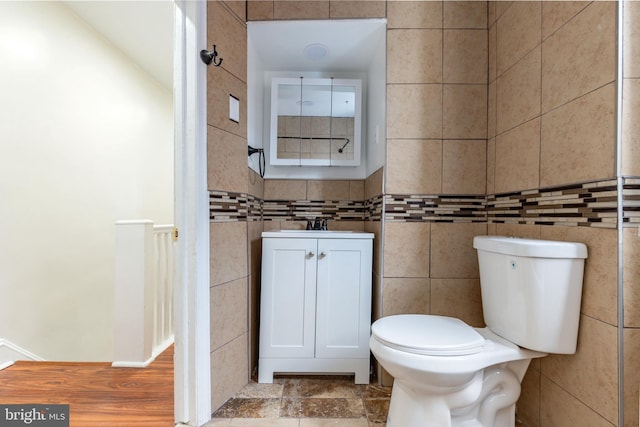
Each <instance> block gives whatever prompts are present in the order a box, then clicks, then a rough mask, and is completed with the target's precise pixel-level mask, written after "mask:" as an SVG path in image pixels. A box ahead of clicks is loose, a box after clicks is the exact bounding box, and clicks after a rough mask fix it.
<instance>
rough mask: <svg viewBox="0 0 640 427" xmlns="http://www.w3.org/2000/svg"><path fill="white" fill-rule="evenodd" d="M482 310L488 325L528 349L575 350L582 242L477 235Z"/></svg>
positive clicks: (578, 314)
mask: <svg viewBox="0 0 640 427" xmlns="http://www.w3.org/2000/svg"><path fill="white" fill-rule="evenodd" d="M473 247H474V248H475V249H476V250H477V251H478V264H479V267H480V287H481V290H482V309H483V312H484V320H485V323H486V324H487V327H488V328H489V329H491V330H492V331H493V332H495V333H496V334H498V335H500V336H501V337H503V338H505V339H507V340H509V341H511V342H513V343H514V344H517V345H519V346H521V347H525V348H528V349H531V350H536V351H541V352H545V353H561V354H572V353H575V351H576V343H577V339H578V323H579V320H580V301H581V297H582V276H583V271H584V260H585V258H587V247H586V246H585V245H584V244H582V243H571V242H556V241H551V240H536V239H520V238H513V237H500V236H477V237H475V238H474V239H473Z"/></svg>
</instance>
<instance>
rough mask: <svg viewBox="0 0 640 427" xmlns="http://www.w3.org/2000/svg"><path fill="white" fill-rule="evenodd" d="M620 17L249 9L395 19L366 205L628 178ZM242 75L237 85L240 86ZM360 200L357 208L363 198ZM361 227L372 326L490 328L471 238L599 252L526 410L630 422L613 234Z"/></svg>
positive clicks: (541, 365) (273, 15)
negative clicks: (371, 253) (377, 161)
mask: <svg viewBox="0 0 640 427" xmlns="http://www.w3.org/2000/svg"><path fill="white" fill-rule="evenodd" d="M638 4H640V3H637V2H626V4H625V28H624V31H625V40H626V41H627V44H625V51H626V53H625V55H626V58H629V60H625V62H624V65H625V69H624V72H625V81H624V85H625V86H624V88H625V89H624V97H623V125H624V129H625V134H624V140H623V143H624V144H623V154H624V155H623V162H622V166H623V171H624V173H625V174H627V175H632V176H637V175H640V173H639V172H638V171H639V170H640V167H639V166H638V165H640V161H639V159H638V156H640V149H639V148H638V146H639V144H638V138H637V134H638V126H637V123H636V122H637V120H634V118H635V117H636V116H637V114H635V113H636V110H637V109H638V108H639V107H640V101H638V99H640V95H637V94H640V85H638V84H637V81H638V79H639V78H640V62H638V61H637V60H636V58H638V57H640V55H637V54H636V53H637V51H638V49H640V47H639V46H640V43H633V42H629V40H637V39H638V37H640V35H639V34H640V27H639V26H638V22H640V19H636V18H634V16H638V15H640V6H637V5H638ZM615 8H616V5H615V2H572V1H569V2H564V1H563V2H549V1H542V2H540V1H534V2H527V1H524V2H503V1H498V2H489V4H488V5H487V3H485V2H475V1H471V2H441V1H427V2H425V1H390V2H387V3H386V4H385V3H384V2H373V1H371V2H369V1H367V2H351V1H288V2H280V1H253V0H251V1H249V2H248V4H247V18H248V19H249V20H261V19H327V18H341V17H381V16H385V9H386V17H387V19H388V31H387V59H388V61H387V63H388V66H387V79H388V81H387V84H388V85H387V117H388V123H387V137H388V140H387V163H386V168H385V169H384V170H382V169H381V170H379V171H377V172H376V173H374V174H373V175H372V176H370V177H369V178H368V179H367V180H365V181H364V183H358V184H357V185H359V186H360V187H361V189H358V190H357V193H358V194H360V193H362V194H363V196H362V197H363V198H362V199H364V200H368V199H371V198H373V197H375V196H378V195H380V194H383V192H384V193H387V194H480V195H482V194H494V193H502V192H510V191H521V190H526V189H535V188H540V187H543V186H555V185H562V184H566V183H572V182H581V181H585V180H594V179H605V178H611V177H614V176H615V162H614V159H615V143H614V141H615V134H614V131H615V128H614V121H613V120H614V117H615V116H614V113H615V96H616V94H615V90H614V87H615V85H614V81H615V55H616V53H615V52H616V51H615V31H616V28H615V25H616V10H615ZM483 40H488V48H487V47H486V45H487V44H486V43H485V44H483V42H482V41H483ZM228 80H229V85H231V86H233V84H234V79H228ZM239 80H241V81H244V80H243V79H242V78H240V79H239ZM239 136H241V137H242V136H243V135H239ZM230 158H232V156H231V157H230ZM229 161H233V160H229ZM210 179H211V178H210ZM220 179H222V178H220ZM210 182H211V181H210ZM352 183H353V182H352ZM225 185H229V186H233V185H234V184H232V183H231V184H225ZM350 185H351V184H350ZM240 187H241V184H240ZM345 188H346V187H345V184H344V183H336V182H332V183H317V182H313V181H310V182H307V181H287V182H278V181H274V182H271V181H266V182H265V183H264V198H265V199H281V200H295V199H305V198H307V197H308V195H309V192H311V194H317V195H318V197H320V196H322V195H327V196H328V195H338V194H340V195H344V194H345V191H346V190H345ZM250 191H251V190H250ZM349 194H350V196H349V197H355V196H353V195H352V194H351V189H349ZM323 198H324V197H323ZM363 229H364V230H365V231H371V232H374V233H376V250H377V251H378V252H377V253H378V255H377V256H375V257H374V283H375V284H374V300H375V303H374V318H378V317H380V316H382V315H388V314H395V313H413V312H416V313H436V314H445V315H453V316H457V317H461V318H463V319H464V320H466V321H467V322H469V323H471V324H478V325H480V324H481V321H482V316H481V314H480V313H481V303H480V300H479V294H478V290H479V285H478V275H477V263H476V262H475V254H474V253H473V251H472V250H471V249H470V247H471V245H470V239H471V238H472V237H473V235H476V234H487V233H488V234H506V235H513V236H527V237H538V238H553V239H559V240H571V241H581V242H585V243H586V244H587V246H588V247H589V253H590V256H589V259H588V260H587V263H586V270H585V281H584V291H583V305H582V316H581V328H580V337H579V343H578V353H577V354H576V355H574V356H550V357H548V358H545V359H544V360H542V361H534V362H533V363H532V365H531V368H530V369H529V372H528V373H527V375H526V377H525V380H524V382H523V390H522V396H521V399H520V401H519V403H518V408H519V409H518V411H519V415H520V416H521V417H522V418H523V419H525V420H526V421H527V422H528V423H529V425H530V426H540V425H557V426H564V425H584V426H611V425H617V402H618V395H617V359H616V357H617V354H616V352H615V351H613V349H615V348H617V342H616V336H617V335H616V333H617V332H616V331H617V328H616V323H617V306H616V299H617V287H616V283H617V262H616V257H617V248H618V242H617V236H616V233H615V231H614V230H603V229H595V228H582V227H551V226H535V225H509V224H488V225H487V224H440V223H437V224H435V223H434V224H431V223H400V222H384V223H381V222H366V223H364V224H363ZM636 231H637V230H635V229H628V230H625V242H624V243H625V244H624V247H625V253H624V256H625V258H626V259H632V260H636V259H638V250H640V249H639V248H638V246H640V245H637V244H636V240H634V239H637V236H636V234H637V233H636ZM254 233H256V234H257V231H251V230H250V231H249V234H251V235H254ZM383 237H384V239H383ZM383 240H384V246H382V245H383ZM633 266H634V264H633V263H626V262H625V289H626V290H627V292H626V293H625V310H626V312H627V314H628V316H627V321H628V322H629V324H628V325H627V326H628V328H627V329H626V330H625V360H628V361H633V362H629V363H628V366H629V368H628V369H627V370H626V371H625V374H628V375H625V397H624V400H625V407H626V412H627V413H628V414H630V415H635V417H633V416H627V422H626V423H625V425H630V426H637V425H638V424H637V408H638V394H637V393H638V386H640V379H639V378H640V372H638V371H640V368H637V367H636V365H637V363H635V358H636V357H635V356H636V355H637V351H636V350H638V349H640V334H638V333H636V332H637V330H638V329H636V327H638V326H639V325H638V324H637V323H636V322H640V320H638V319H639V318H640V315H637V313H636V311H638V309H637V307H640V303H637V301H636V298H635V295H634V292H633V290H634V288H635V284H636V283H637V282H638V279H637V278H636V276H637V275H638V274H640V273H638V272H636V270H635V267H633ZM638 298H640V296H638ZM638 301H640V299H638ZM230 348H231V347H230ZM638 351H640V350H638ZM384 381H385V382H389V381H390V378H388V377H385V378H384ZM633 420H635V421H633Z"/></svg>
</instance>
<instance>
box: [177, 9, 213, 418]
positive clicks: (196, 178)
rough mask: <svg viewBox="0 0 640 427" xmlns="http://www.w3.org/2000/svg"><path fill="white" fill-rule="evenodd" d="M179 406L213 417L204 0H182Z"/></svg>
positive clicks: (182, 414) (182, 413)
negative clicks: (200, 55)
mask: <svg viewBox="0 0 640 427" xmlns="http://www.w3.org/2000/svg"><path fill="white" fill-rule="evenodd" d="M174 15H175V17H174V19H175V21H174V50H173V51H174V60H173V61H174V77H173V81H174V126H175V127H174V135H175V141H174V147H175V150H174V155H175V159H174V168H175V169H174V192H175V193H174V194H175V196H174V198H175V200H174V202H175V207H174V209H175V212H174V215H175V224H176V227H177V228H178V233H179V237H178V240H177V242H176V246H175V252H174V254H175V255H174V257H175V260H174V319H175V320H174V333H175V358H174V412H175V422H176V424H177V425H188V426H201V425H203V424H205V423H207V422H208V421H209V420H210V419H211V367H210V360H211V358H210V336H209V330H210V325H209V316H210V307H209V192H208V190H207V122H206V119H207V103H206V98H207V79H206V66H205V65H204V64H203V63H202V62H201V61H200V58H199V52H200V50H201V49H204V48H205V46H206V43H207V40H206V37H207V22H206V21H207V20H206V16H207V5H206V2H205V1H190V0H175V14H174Z"/></svg>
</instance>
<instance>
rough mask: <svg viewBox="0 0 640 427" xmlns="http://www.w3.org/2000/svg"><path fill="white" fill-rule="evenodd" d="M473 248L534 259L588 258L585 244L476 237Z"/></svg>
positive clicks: (500, 237) (516, 238)
mask: <svg viewBox="0 0 640 427" xmlns="http://www.w3.org/2000/svg"><path fill="white" fill-rule="evenodd" d="M473 247H474V248H476V249H478V250H483V251H488V252H496V253H499V254H505V255H514V256H522V257H534V258H587V247H586V246H585V245H584V243H575V242H561V241H554V240H540V239H524V238H519V237H505V236H476V237H474V238H473Z"/></svg>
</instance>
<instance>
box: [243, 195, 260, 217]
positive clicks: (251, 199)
mask: <svg viewBox="0 0 640 427" xmlns="http://www.w3.org/2000/svg"><path fill="white" fill-rule="evenodd" d="M247 210H248V216H247V221H262V200H261V199H258V198H257V197H255V196H252V195H247Z"/></svg>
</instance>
